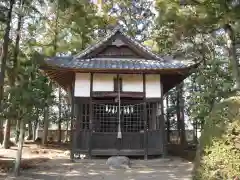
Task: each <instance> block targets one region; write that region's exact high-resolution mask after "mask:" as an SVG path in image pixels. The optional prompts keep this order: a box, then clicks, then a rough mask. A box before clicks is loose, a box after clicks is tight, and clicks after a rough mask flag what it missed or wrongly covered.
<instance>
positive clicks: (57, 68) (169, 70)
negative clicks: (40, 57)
mask: <svg viewBox="0 0 240 180" xmlns="http://www.w3.org/2000/svg"><path fill="white" fill-rule="evenodd" d="M197 67H198V64H193V65H190V66H187V67H184V68H164V69H140V68H138V69H134V68H133V69H120V68H70V67H61V66H53V65H49V64H48V65H45V66H42V67H40V68H41V69H42V70H44V71H46V70H49V71H59V72H81V73H84V72H85V73H126V74H132V73H133V71H134V73H137V74H138V73H139V74H142V73H150V74H156V73H161V74H185V73H188V71H189V70H191V69H195V68H197Z"/></svg>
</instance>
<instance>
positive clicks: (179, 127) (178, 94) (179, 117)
mask: <svg viewBox="0 0 240 180" xmlns="http://www.w3.org/2000/svg"><path fill="white" fill-rule="evenodd" d="M176 91H177V100H176V114H177V136H178V137H177V139H178V143H180V137H181V125H180V123H181V122H180V121H181V112H180V88H179V85H178V86H177V87H176Z"/></svg>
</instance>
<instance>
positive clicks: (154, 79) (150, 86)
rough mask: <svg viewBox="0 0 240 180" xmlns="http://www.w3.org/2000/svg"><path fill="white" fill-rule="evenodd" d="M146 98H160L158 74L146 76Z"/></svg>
mask: <svg viewBox="0 0 240 180" xmlns="http://www.w3.org/2000/svg"><path fill="white" fill-rule="evenodd" d="M146 97H147V98H160V97H161V82H160V75H158V74H148V75H146Z"/></svg>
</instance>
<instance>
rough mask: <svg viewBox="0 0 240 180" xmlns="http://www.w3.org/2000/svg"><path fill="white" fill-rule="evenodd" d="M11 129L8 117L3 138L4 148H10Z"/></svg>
mask: <svg viewBox="0 0 240 180" xmlns="http://www.w3.org/2000/svg"><path fill="white" fill-rule="evenodd" d="M10 129H11V123H10V119H7V120H6V123H5V128H4V139H3V148H4V149H9V148H10Z"/></svg>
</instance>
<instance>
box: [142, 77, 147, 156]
mask: <svg viewBox="0 0 240 180" xmlns="http://www.w3.org/2000/svg"><path fill="white" fill-rule="evenodd" d="M143 92H144V100H143V101H144V107H143V117H144V159H145V160H147V159H148V127H147V125H148V122H147V101H146V75H145V74H143Z"/></svg>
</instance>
